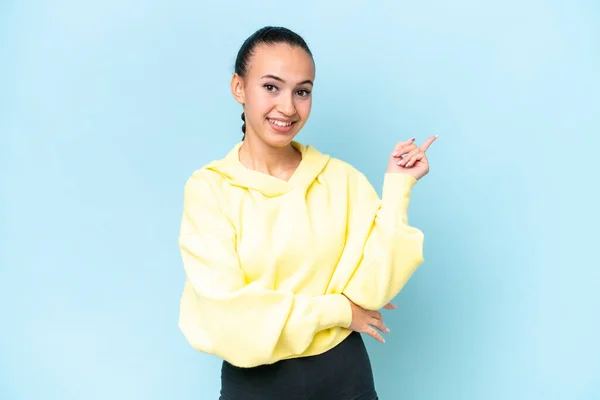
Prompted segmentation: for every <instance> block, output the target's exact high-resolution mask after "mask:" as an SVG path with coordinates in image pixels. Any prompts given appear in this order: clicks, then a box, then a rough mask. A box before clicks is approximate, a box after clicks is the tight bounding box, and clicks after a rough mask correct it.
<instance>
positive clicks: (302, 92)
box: [296, 89, 310, 97]
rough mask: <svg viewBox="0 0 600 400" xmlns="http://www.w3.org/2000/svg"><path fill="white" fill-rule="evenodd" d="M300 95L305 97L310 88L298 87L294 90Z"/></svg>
mask: <svg viewBox="0 0 600 400" xmlns="http://www.w3.org/2000/svg"><path fill="white" fill-rule="evenodd" d="M296 93H297V94H298V96H300V97H306V96H308V95H309V94H310V90H306V89H300V90H298V91H297V92H296Z"/></svg>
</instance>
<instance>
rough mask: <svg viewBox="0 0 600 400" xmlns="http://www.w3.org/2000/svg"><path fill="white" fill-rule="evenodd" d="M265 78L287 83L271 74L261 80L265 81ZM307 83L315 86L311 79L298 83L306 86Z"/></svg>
mask: <svg viewBox="0 0 600 400" xmlns="http://www.w3.org/2000/svg"><path fill="white" fill-rule="evenodd" d="M264 78H270V79H275V80H276V81H279V82H281V83H285V81H284V80H283V79H281V78H280V77H278V76H275V75H271V74H267V75H264V76H263V77H262V78H261V79H264ZM305 83H308V84H310V85H313V86H314V84H313V81H311V80H310V79H307V80H305V81H302V82H300V83H298V85H304V84H305Z"/></svg>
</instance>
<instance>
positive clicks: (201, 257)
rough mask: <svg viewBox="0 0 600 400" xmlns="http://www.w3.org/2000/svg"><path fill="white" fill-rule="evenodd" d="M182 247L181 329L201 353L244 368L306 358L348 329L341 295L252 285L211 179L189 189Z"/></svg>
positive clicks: (194, 181)
mask: <svg viewBox="0 0 600 400" xmlns="http://www.w3.org/2000/svg"><path fill="white" fill-rule="evenodd" d="M183 208H184V210H183V218H182V223H181V233H180V238H179V245H180V249H181V254H182V258H183V262H184V268H185V271H186V277H187V279H186V284H185V288H184V292H183V295H182V301H181V310H180V319H179V326H180V329H181V330H182V332H183V333H184V335H185V337H186V338H187V340H188V341H189V342H190V344H192V346H193V347H195V348H196V349H198V350H200V351H204V352H207V353H211V354H215V355H217V356H219V357H221V358H223V359H225V360H227V361H229V362H231V363H232V364H234V365H237V366H244V367H250V366H256V365H260V364H264V363H265V362H267V361H268V360H270V359H272V356H273V353H274V351H277V355H276V356H277V358H284V357H287V356H290V355H296V354H301V353H302V352H304V351H305V350H306V348H307V347H308V346H309V345H310V344H311V342H312V340H313V338H314V336H315V334H316V333H317V332H319V331H321V330H325V329H328V328H332V327H335V326H341V327H348V326H349V325H350V323H351V320H352V311H351V308H350V303H349V302H348V299H346V298H345V297H344V296H343V295H342V294H329V295H322V296H316V297H311V296H304V295H296V294H294V293H291V292H285V291H276V290H268V289H265V288H264V287H261V286H260V285H257V284H256V283H250V284H248V283H247V282H246V278H245V274H244V272H243V270H242V269H241V268H240V265H239V260H238V255H237V253H236V246H235V238H236V232H235V230H234V228H233V226H232V225H231V224H230V222H229V220H228V219H227V217H226V216H225V215H224V214H223V213H222V211H221V209H220V206H219V204H218V201H217V198H216V196H215V194H214V192H213V190H212V188H211V185H210V184H209V182H208V180H207V179H206V178H204V177H203V176H202V173H196V174H194V176H192V178H190V179H189V180H188V182H187V183H186V186H185V194H184V207H183Z"/></svg>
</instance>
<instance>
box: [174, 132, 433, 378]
mask: <svg viewBox="0 0 600 400" xmlns="http://www.w3.org/2000/svg"><path fill="white" fill-rule="evenodd" d="M241 144H242V143H238V144H237V145H236V146H235V147H234V148H233V149H232V150H231V152H230V153H229V154H228V155H227V156H226V157H225V158H223V159H221V160H217V161H213V162H211V163H209V164H208V165H206V166H204V167H203V168H201V169H199V170H197V171H195V172H194V173H193V174H192V176H191V177H190V178H189V180H188V181H187V182H186V184H185V190H184V204H183V218H182V223H181V233H180V237H179V246H180V249H181V254H182V258H183V264H184V268H185V272H186V277H187V279H186V282H185V286H184V289H183V294H182V296H181V305H180V316H179V327H180V329H181V331H182V332H183V334H184V336H185V337H186V339H187V340H188V342H189V343H190V344H191V345H192V346H193V347H194V348H195V349H197V350H199V351H202V352H205V353H210V354H214V355H216V356H218V357H220V358H222V359H224V360H227V361H229V362H230V363H232V364H234V365H236V366H240V367H253V366H257V365H261V364H270V363H273V362H276V361H278V360H282V359H287V358H294V357H301V356H309V355H315V354H320V353H323V352H325V351H327V350H329V349H331V348H332V347H334V346H336V345H337V344H339V343H340V342H341V341H342V340H344V339H345V338H346V337H347V336H348V335H349V334H350V332H351V331H350V330H349V329H347V328H348V327H349V326H350V323H351V321H352V311H351V308H350V304H349V302H348V300H347V299H346V298H345V297H344V296H343V295H342V293H343V294H344V295H346V296H347V297H348V298H350V299H351V300H352V301H354V302H355V303H356V304H358V305H360V306H361V307H363V308H366V309H370V310H378V309H380V308H381V307H383V306H384V305H385V304H386V303H387V302H388V301H390V300H391V299H392V298H393V297H394V296H395V295H396V294H398V292H399V291H400V290H401V289H402V287H403V286H404V284H405V283H406V282H407V280H408V279H409V278H410V276H411V275H412V273H413V272H414V271H415V269H416V268H417V267H418V266H419V265H420V264H421V263H422V262H423V257H422V249H423V234H422V233H421V231H419V230H418V229H416V228H413V227H410V226H408V220H407V209H408V203H409V198H410V192H411V189H412V186H413V185H414V184H415V183H416V180H415V179H414V178H413V177H411V176H409V175H406V174H401V173H387V174H386V175H385V178H384V185H383V195H382V200H381V199H380V198H379V196H378V195H377V193H376V191H375V190H374V189H373V186H372V185H371V184H370V183H369V181H368V180H367V178H366V177H365V176H364V175H363V174H362V173H360V172H358V171H357V170H355V169H354V168H352V167H351V166H350V165H349V164H347V163H345V162H343V161H340V160H337V159H335V158H331V157H329V156H327V155H324V154H321V153H320V152H319V151H317V150H316V149H315V148H313V147H311V146H303V145H301V144H299V143H297V142H293V143H292V145H293V146H294V147H295V148H297V149H298V150H299V151H300V152H301V153H302V161H301V162H300V165H299V166H298V168H297V169H296V171H295V172H294V174H293V175H292V177H291V178H290V180H289V181H287V182H286V181H283V180H280V179H278V178H275V177H273V176H271V175H268V174H263V173H261V172H257V171H253V170H250V169H247V168H245V167H244V166H243V165H242V164H241V163H240V161H239V158H238V151H239V148H240V146H241Z"/></svg>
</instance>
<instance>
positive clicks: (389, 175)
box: [343, 136, 437, 310]
mask: <svg viewBox="0 0 600 400" xmlns="http://www.w3.org/2000/svg"><path fill="white" fill-rule="evenodd" d="M436 138H437V136H433V137H430V138H429V139H428V140H427V141H426V142H425V143H424V144H423V145H421V146H420V147H417V146H415V145H414V144H413V141H414V139H411V140H409V141H408V142H403V143H399V144H398V145H397V146H396V149H395V150H394V152H393V153H392V156H391V157H390V160H389V163H388V170H387V172H386V174H385V177H384V183H383V193H382V199H381V200H380V199H379V196H378V195H377V193H376V192H375V190H374V189H373V186H372V185H371V184H370V183H369V181H368V180H367V178H366V177H365V176H364V175H363V174H361V173H359V172H357V173H356V174H355V177H356V180H355V184H354V189H353V193H351V195H350V199H351V200H352V199H353V201H352V203H351V204H350V205H351V209H352V210H351V219H350V223H351V225H350V226H349V228H348V231H349V236H350V237H349V239H350V240H349V243H350V244H351V245H354V246H362V250H363V254H362V258H361V261H360V263H359V264H358V266H357V268H356V270H355V272H354V274H353V276H352V278H351V279H350V281H349V282H348V284H347V285H346V287H345V289H344V291H343V293H344V294H345V295H346V296H347V297H348V298H349V299H350V300H352V301H353V302H354V303H356V304H358V305H359V306H361V307H363V308H366V309H368V310H377V309H380V308H381V307H383V306H384V305H385V304H386V303H388V302H389V301H390V300H391V299H392V298H394V297H395V296H396V295H397V294H398V293H399V292H400V290H401V289H402V288H403V287H404V285H405V284H406V282H407V281H408V279H409V278H410V277H411V276H412V274H413V273H414V271H415V270H416V269H417V267H418V266H419V265H421V263H422V262H423V241H424V236H423V233H422V232H421V231H420V230H419V229H417V228H414V227H411V226H410V225H408V214H407V213H408V205H409V202H410V195H411V191H412V188H413V186H414V185H415V183H416V182H417V180H418V179H420V178H422V177H423V176H424V175H426V174H427V173H428V172H429V163H428V161H427V157H426V156H425V151H426V150H427V149H428V148H429V146H430V145H431V144H432V143H433V141H434V140H435V139H436ZM402 155H406V156H404V157H402ZM364 232H368V234H367V235H366V239H365V240H364V241H362V242H359V240H361V238H364V237H365V236H359V238H356V236H357V235H361V234H362V235H364ZM353 234H355V237H354V238H352V237H351V236H352V235H353Z"/></svg>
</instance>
